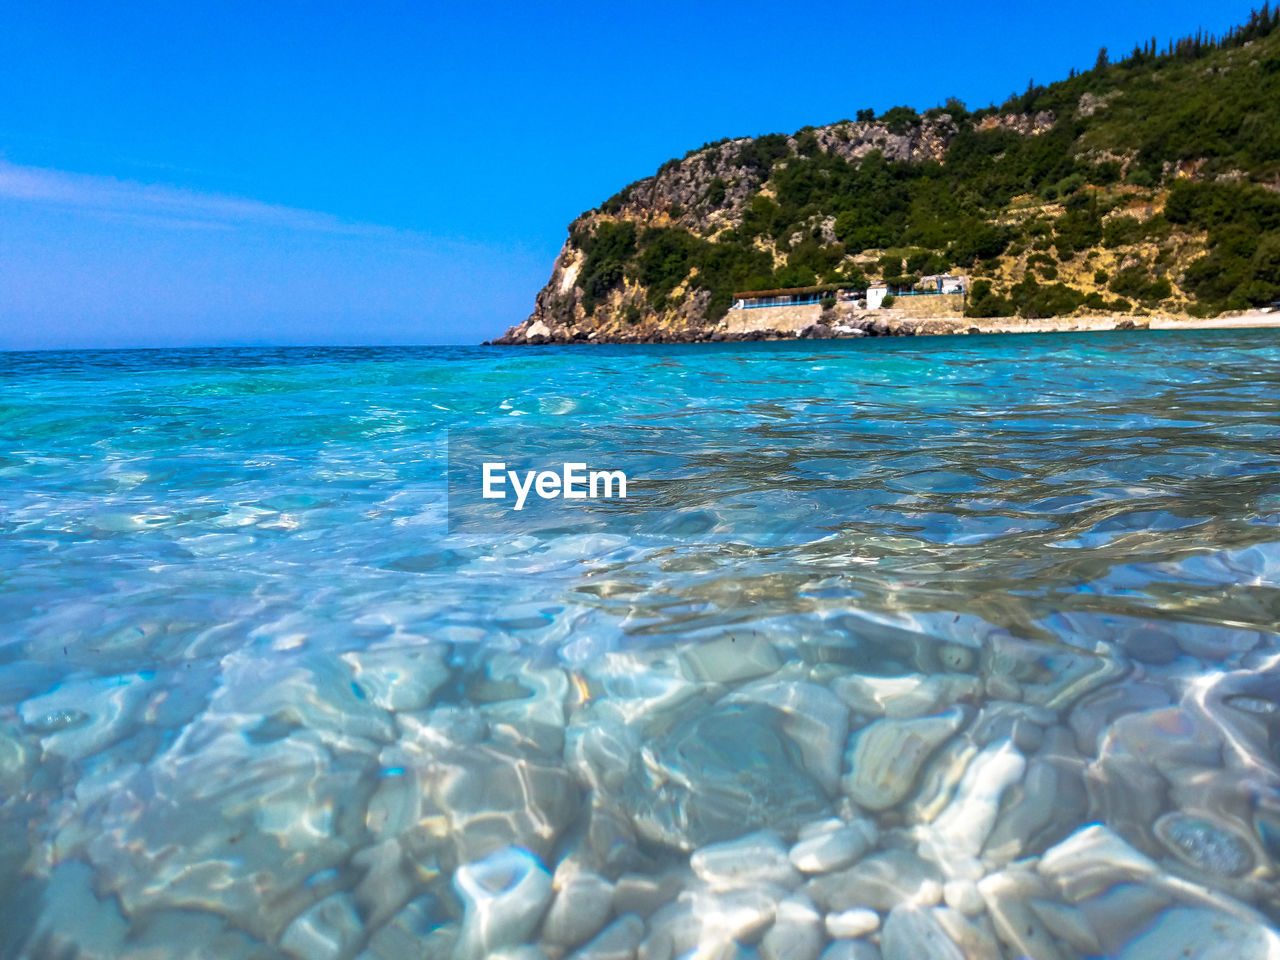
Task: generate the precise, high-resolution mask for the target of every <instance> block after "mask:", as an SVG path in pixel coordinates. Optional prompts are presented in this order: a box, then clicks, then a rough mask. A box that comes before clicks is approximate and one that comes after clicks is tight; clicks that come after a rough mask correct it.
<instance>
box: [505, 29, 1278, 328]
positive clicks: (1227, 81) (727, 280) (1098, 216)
mask: <svg viewBox="0 0 1280 960" xmlns="http://www.w3.org/2000/svg"><path fill="white" fill-rule="evenodd" d="M867 113H868V115H869V113H870V112H869V111H868V112H867ZM1277 129H1280V10H1278V11H1277V12H1276V14H1274V15H1269V16H1264V15H1255V17H1254V18H1253V19H1251V20H1250V22H1249V24H1248V25H1247V26H1246V27H1242V28H1240V29H1239V30H1237V31H1233V32H1232V33H1231V34H1229V35H1228V36H1227V37H1224V38H1222V39H1221V40H1216V39H1211V38H1204V37H1202V36H1197V37H1195V38H1188V39H1187V40H1185V41H1179V42H1178V43H1177V44H1176V45H1171V46H1170V48H1169V49H1168V50H1167V51H1165V52H1163V53H1160V52H1157V50H1156V48H1155V46H1154V44H1153V45H1152V46H1151V47H1149V48H1136V49H1135V50H1134V53H1133V54H1132V55H1131V56H1130V57H1129V58H1127V59H1126V60H1123V61H1121V62H1119V63H1115V64H1111V63H1108V62H1107V61H1106V59H1105V57H1104V58H1101V59H1100V60H1099V63H1098V65H1096V66H1095V67H1094V68H1093V69H1092V70H1089V71H1086V72H1084V73H1080V74H1075V73H1074V72H1073V74H1072V76H1071V77H1069V78H1068V79H1067V80H1063V81H1059V82H1057V83H1054V84H1051V85H1049V86H1048V87H1031V88H1029V89H1028V90H1027V92H1026V93H1024V94H1021V95H1017V96H1014V97H1012V98H1010V100H1009V101H1008V102H1007V103H1006V104H1004V105H1003V106H1002V107H1000V108H996V107H990V108H986V109H983V110H979V111H976V112H973V113H970V112H969V111H968V110H966V109H965V107H964V105H963V104H959V103H957V102H955V101H948V106H947V107H946V108H935V109H933V110H930V111H928V112H927V113H926V114H925V115H924V116H923V117H922V116H919V115H917V114H916V113H915V111H913V110H911V109H910V108H907V107H895V108H893V109H891V110H889V111H887V112H886V113H885V114H884V115H882V116H881V117H880V118H878V119H863V120H859V121H857V122H853V121H848V120H844V121H840V122H838V123H834V124H829V125H827V126H823V127H808V128H805V129H803V130H800V131H798V132H796V133H795V134H793V135H790V136H787V135H781V134H770V135H767V136H762V137H757V138H740V139H733V140H724V141H721V142H719V143H714V144H707V145H704V146H703V147H702V148H700V149H698V150H694V151H690V153H689V154H687V155H686V156H685V157H684V158H682V159H680V160H671V161H668V162H667V163H665V164H663V165H662V167H661V168H660V169H659V170H658V172H657V173H656V174H655V175H654V176H652V177H647V178H645V179H643V180H639V181H637V182H635V183H633V184H631V185H630V186H628V187H626V188H625V189H623V190H622V191H621V192H619V193H618V194H616V195H615V196H613V197H611V198H610V199H609V200H607V201H605V202H604V203H603V204H602V205H601V206H600V207H598V208H596V209H594V210H590V211H588V212H586V213H584V214H582V215H581V216H580V217H578V218H577V219H576V220H575V221H574V222H573V223H572V224H571V225H570V228H569V237H568V239H567V240H566V241H565V243H564V246H563V247H562V248H561V250H560V254H559V256H558V257H557V258H556V262H555V265H554V267H553V269H552V273H551V277H550V279H549V281H548V282H547V285H546V286H545V287H543V289H542V290H541V291H539V293H538V294H537V297H536V299H535V303H534V309H533V312H532V313H531V314H530V315H529V317H528V318H527V319H526V320H525V321H524V322H522V323H520V324H517V325H516V326H513V327H511V328H510V329H508V330H507V332H506V333H505V335H503V336H502V337H500V338H499V339H498V340H496V341H495V342H497V343H548V342H551V343H567V342H581V341H596V342H600V341H646V340H704V339H720V338H723V337H725V336H733V337H742V336H749V335H751V334H752V333H753V331H754V332H755V333H759V334H761V335H768V334H769V333H770V332H771V330H772V329H773V328H771V326H770V324H771V323H772V322H773V320H771V317H772V316H773V311H772V310H769V309H764V310H752V311H746V312H739V311H735V312H734V314H733V316H732V317H726V313H727V311H728V310H729V309H730V307H731V303H732V294H733V293H734V292H738V291H748V290H766V289H774V288H796V287H817V288H819V289H820V290H824V291H825V290H832V289H835V288H840V289H845V290H849V289H853V290H857V289H865V288H866V286H867V285H868V284H870V283H884V284H888V285H890V286H893V287H898V288H902V289H906V288H910V287H911V286H912V284H914V283H915V282H916V281H917V280H918V279H919V278H920V277H922V276H926V275H933V274H941V273H954V274H960V275H964V276H967V277H968V278H969V280H970V286H969V296H968V297H967V299H966V300H965V302H964V305H963V311H964V313H965V316H966V317H973V318H984V317H989V318H1009V317H1014V316H1017V317H1021V318H1023V319H1025V320H1029V321H1034V320H1039V319H1044V318H1049V317H1057V316H1073V317H1079V318H1080V319H1081V320H1082V321H1084V320H1090V319H1091V318H1093V319H1096V318H1098V317H1101V316H1127V317H1133V318H1140V317H1143V316H1147V315H1150V314H1152V313H1156V312H1159V313H1162V314H1172V315H1177V314H1185V313H1190V314H1195V315H1204V314H1211V313H1217V312H1220V311H1222V310H1224V309H1241V308H1247V307H1250V306H1258V305H1264V304H1267V303H1269V302H1271V301H1272V300H1280V137H1276V136H1274V134H1275V131H1276V130H1277ZM922 299H925V300H927V301H928V302H929V303H934V302H937V303H938V305H939V307H941V306H942V304H941V301H940V300H936V301H935V300H934V298H922ZM915 306H919V305H913V307H915ZM810 312H812V313H814V315H815V317H817V318H818V319H817V320H815V323H814V324H811V326H816V327H818V328H821V329H819V332H818V333H817V334H815V335H825V334H824V333H823V331H824V330H826V331H829V330H830V329H837V330H845V331H849V330H856V329H865V330H867V331H868V332H883V331H884V330H885V329H889V330H891V331H893V330H896V329H906V330H907V331H908V332H909V330H910V329H911V324H910V323H908V324H905V325H902V324H899V325H898V327H895V326H894V324H893V322H892V319H893V315H892V314H890V313H884V314H876V315H874V316H870V315H867V314H866V313H865V312H863V313H859V311H858V309H857V306H856V305H855V304H850V303H847V302H841V303H839V304H838V305H837V306H836V307H835V309H834V310H833V309H831V308H830V307H829V306H827V307H824V308H823V309H821V310H819V309H818V307H817V306H816V305H815V306H814V307H813V308H812V309H811V310H810ZM955 312H956V311H955V309H954V308H953V309H952V310H951V311H950V313H951V314H952V315H954V313H955ZM806 316H807V314H806ZM900 319H910V320H912V321H914V320H916V319H919V317H918V315H913V316H912V317H910V318H907V317H906V316H905V314H904V315H903V316H902V317H901V318H900ZM1133 322H1135V323H1137V322H1140V321H1138V320H1136V319H1135V320H1134V321H1133ZM779 330H780V328H779ZM787 332H789V333H791V334H792V335H794V333H795V331H790V330H789V331H787Z"/></svg>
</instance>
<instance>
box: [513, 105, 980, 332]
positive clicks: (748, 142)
mask: <svg viewBox="0 0 1280 960" xmlns="http://www.w3.org/2000/svg"><path fill="white" fill-rule="evenodd" d="M957 129H958V128H957V124H956V123H955V121H954V120H953V119H952V118H951V116H950V115H948V114H943V115H942V116H940V117H937V118H931V119H927V120H924V121H923V122H920V123H915V124H911V125H909V126H908V127H907V128H906V129H904V130H898V131H896V132H895V131H894V130H891V129H890V128H889V127H888V126H886V125H885V124H883V123H877V122H874V121H870V122H862V123H854V122H851V121H847V120H846V121H842V122H840V123H834V124H830V125H828V126H825V127H816V128H813V129H812V130H810V131H806V132H805V133H802V134H799V135H797V136H788V137H779V138H777V141H775V142H774V143H772V144H770V147H769V149H770V150H772V151H773V152H775V153H783V151H784V150H785V154H784V155H783V156H782V157H780V158H779V159H778V160H777V161H776V162H782V163H785V159H786V157H788V156H790V157H798V156H800V155H801V154H800V151H801V150H807V151H813V150H814V149H815V145H816V150H817V151H820V152H821V153H822V154H826V155H830V156H833V157H839V158H841V159H843V160H846V161H850V162H852V163H857V162H859V161H861V160H862V159H863V158H864V157H866V156H867V155H868V154H870V153H872V152H873V151H878V152H879V154H880V155H882V156H883V157H884V158H885V159H886V160H888V161H891V162H902V163H913V164H914V163H922V162H924V161H927V160H932V161H935V162H939V163H940V162H942V160H943V159H944V158H945V156H946V152H947V148H948V147H949V146H950V144H951V141H952V139H954V137H955V135H956V132H957ZM806 133H807V134H808V136H806ZM756 144H757V141H756V140H755V139H752V138H750V137H743V138H740V139H737V140H726V141H722V142H721V143H718V144H714V145H710V146H707V147H703V148H702V149H700V150H696V151H694V152H692V153H690V154H689V155H688V156H686V157H685V158H684V159H683V160H680V161H673V162H670V163H668V164H666V165H664V167H663V168H662V169H661V170H660V171H659V172H658V173H657V174H656V175H654V176H652V177H646V178H645V179H643V180H638V181H636V182H635V183H633V184H631V185H630V186H628V187H627V188H626V189H625V190H623V191H622V192H621V193H619V194H617V195H616V196H615V197H613V198H611V199H610V200H609V201H608V202H606V203H605V204H604V205H603V206H602V207H600V208H598V209H596V210H590V211H588V212H586V213H584V214H583V215H582V216H580V217H578V218H577V219H576V220H574V221H573V223H572V224H571V225H570V227H569V239H567V240H566V241H565V243H564V246H562V247H561V248H560V254H559V256H557V257H556V261H555V265H554V267H553V268H552V271H551V279H550V280H548V281H547V285H546V286H545V287H543V288H542V289H541V290H540V291H539V292H538V295H537V297H536V298H535V301H534V309H533V312H532V313H531V314H530V315H529V317H528V319H526V320H525V321H524V322H523V323H521V324H518V325H516V326H514V327H511V328H510V329H508V330H507V332H506V334H505V335H503V336H502V337H500V338H498V339H497V340H495V341H494V342H495V343H569V342H579V341H585V340H591V341H606V342H608V341H615V340H626V341H632V340H635V341H642V340H654V339H665V340H704V339H710V338H711V337H712V336H713V335H714V334H715V332H716V331H717V329H719V328H720V327H721V326H722V325H721V323H720V322H719V320H720V318H712V317H709V316H708V307H709V303H710V300H711V292H710V291H709V290H707V289H705V288H691V287H690V285H689V284H682V285H678V286H677V288H676V290H675V293H676V296H675V297H674V298H671V299H674V300H675V301H677V302H676V303H675V304H674V305H671V304H668V305H666V306H665V308H663V309H658V308H655V307H654V306H653V305H652V303H651V298H650V297H649V296H648V292H649V291H648V288H647V285H645V284H644V283H643V282H642V280H641V279H640V278H637V277H626V276H624V278H623V282H622V283H621V284H620V285H619V286H618V287H617V288H616V289H614V290H612V291H609V292H608V293H607V294H606V296H605V298H604V299H603V300H602V301H599V302H597V303H596V304H595V305H594V309H593V310H592V312H591V313H590V315H589V314H588V313H587V310H586V309H585V307H584V293H585V291H584V290H583V288H582V286H580V285H579V278H580V276H581V274H582V270H583V266H584V265H585V263H586V260H587V253H586V251H585V250H583V249H582V247H581V246H580V245H579V243H580V240H579V239H577V238H581V237H589V236H592V235H594V234H596V233H597V231H598V229H599V226H600V225H601V224H602V223H620V222H630V223H633V224H635V225H636V226H637V229H638V230H643V229H645V228H653V227H657V228H664V227H665V228H672V227H674V228H676V229H680V230H683V231H686V232H688V233H689V234H691V235H696V236H699V237H707V238H708V240H709V242H712V243H714V242H716V238H717V237H718V235H720V234H721V233H723V232H724V231H726V230H730V231H731V230H734V229H736V228H738V227H740V226H741V225H742V221H743V213H744V210H745V209H746V206H747V203H748V202H749V201H750V199H751V198H752V197H753V196H756V195H757V194H759V193H760V191H761V188H762V187H764V188H765V195H766V196H767V195H768V189H767V182H768V180H769V177H770V173H771V162H770V160H769V159H768V158H767V155H766V159H764V160H762V159H761V153H760V151H759V149H758V148H757V146H756ZM762 163H763V164H764V165H763V166H762ZM833 220H834V218H832V217H823V218H821V221H820V222H819V224H818V229H820V230H822V231H823V233H824V237H825V238H826V239H827V240H828V242H835V237H834V235H833V233H832V228H833ZM760 247H761V249H762V250H766V251H767V252H769V253H770V254H771V255H772V256H774V258H775V259H781V260H782V261H785V257H779V256H778V255H777V254H774V253H773V251H772V249H770V245H768V244H764V243H762V244H760Z"/></svg>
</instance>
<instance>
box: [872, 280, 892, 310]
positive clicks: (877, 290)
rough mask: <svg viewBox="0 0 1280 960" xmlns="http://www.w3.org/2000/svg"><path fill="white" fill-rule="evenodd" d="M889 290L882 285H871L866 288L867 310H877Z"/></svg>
mask: <svg viewBox="0 0 1280 960" xmlns="http://www.w3.org/2000/svg"><path fill="white" fill-rule="evenodd" d="M888 292H889V288H888V287H887V286H885V285H884V284H883V283H873V284H872V285H871V286H869V287H867V309H868V310H879V309H880V304H881V302H882V301H883V300H884V298H885V295H886V294H888Z"/></svg>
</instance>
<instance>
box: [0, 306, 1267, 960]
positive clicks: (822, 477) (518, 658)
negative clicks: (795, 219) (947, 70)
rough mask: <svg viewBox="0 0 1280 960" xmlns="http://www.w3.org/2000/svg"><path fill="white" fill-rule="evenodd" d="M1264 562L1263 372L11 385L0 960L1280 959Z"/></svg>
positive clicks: (1130, 356)
mask: <svg viewBox="0 0 1280 960" xmlns="http://www.w3.org/2000/svg"><path fill="white" fill-rule="evenodd" d="M568 433H572V434H573V435H574V437H575V443H577V444H578V445H579V447H580V446H581V444H582V442H583V440H582V438H583V437H584V436H585V437H587V438H592V437H594V438H596V441H597V442H598V444H599V447H598V450H599V452H600V455H601V457H602V459H609V458H610V457H613V458H621V459H623V460H626V462H627V463H628V464H629V465H630V467H631V469H632V470H638V471H639V472H638V473H637V474H636V475H635V477H636V478H637V479H635V482H636V483H637V485H638V491H639V495H638V496H637V497H635V498H634V500H633V501H632V502H631V503H629V504H614V505H612V506H611V507H609V510H606V511H605V512H604V514H595V515H592V514H590V513H589V512H588V513H583V514H570V515H566V514H564V513H563V512H560V513H555V512H552V513H531V514H530V515H529V516H522V517H520V518H518V522H517V518H514V517H512V518H510V520H511V522H510V524H508V523H507V521H506V520H504V519H503V518H502V517H498V518H497V519H494V518H492V517H491V518H490V519H489V520H488V521H486V522H485V523H482V524H473V525H470V526H469V525H468V524H466V523H457V522H455V523H453V524H451V523H450V520H451V519H455V520H456V516H455V515H454V514H456V511H457V508H458V507H459V497H460V492H459V490H458V489H456V488H455V489H453V490H452V491H451V490H450V487H449V484H448V480H449V469H448V468H449V466H450V464H449V462H448V451H449V449H450V447H449V441H450V439H451V438H452V440H453V441H454V442H455V443H456V442H457V440H458V438H460V437H461V438H475V437H484V438H485V442H487V443H490V444H492V445H494V446H495V447H502V446H503V445H504V444H505V445H506V449H507V450H508V451H519V452H521V453H522V454H526V455H530V456H533V457H535V458H537V457H539V456H542V457H545V458H549V459H551V460H554V459H555V458H554V456H553V455H554V454H556V453H557V452H558V451H559V450H560V449H561V448H562V446H563V443H561V441H560V440H559V438H560V437H561V436H562V435H565V434H568ZM636 437H640V438H643V439H642V440H635V439H634V438H636ZM622 438H625V439H622ZM557 462H558V461H557ZM646 477H648V478H650V479H652V478H658V477H660V478H661V482H656V481H655V482H653V483H651V484H649V485H648V486H646V483H645V481H646ZM451 493H452V499H453V502H452V503H451V502H450V494H451ZM451 506H452V507H453V508H454V511H453V513H451V510H450V507H451ZM610 511H611V512H610ZM588 516H591V517H593V520H592V522H579V520H580V519H581V518H582V517H588ZM1277 521H1280V335H1278V334H1277V333H1275V332H1270V331H1232V332H1215V331H1195V332H1185V333H1172V332H1171V333H1110V334H1072V335H1038V336H1031V335H1025V336H1010V337H976V336H975V337H958V338H929V339H905V340H903V339H894V340H875V341H848V342H836V343H818V344H815V343H812V342H804V343H780V344H767V343H765V344H739V345H691V346H661V347H630V348H621V347H618V348H613V347H596V348H537V349H528V350H516V349H480V348H461V347H459V348H404V349H354V348H353V349H310V350H269V349H245V350H210V351H119V352H112V351H104V352H88V353H83V352H78V353H39V354H2V355H0V625H2V626H0V956H4V957H10V956H13V957H33V958H43V957H66V956H75V957H174V956H183V957H188V956H189V957H218V958H222V957H275V956H292V957H303V958H328V957H333V958H350V957H362V958H370V960H372V958H394V957H424V956H425V957H452V958H472V957H475V958H479V957H483V956H487V955H495V956H496V955H507V956H518V957H526V958H537V957H547V958H551V960H555V958H560V957H566V956H581V957H594V958H603V957H632V956H639V957H644V958H668V957H677V956H698V957H764V958H783V957H786V958H799V960H804V958H809V960H813V958H816V957H818V956H820V955H821V956H823V957H826V958H827V960H839V958H855V957H856V958H868V957H876V956H883V957H885V958H886V960H897V958H918V957H923V956H929V957H962V956H965V957H1011V958H1012V957H1019V956H1024V955H1025V956H1032V957H1037V958H1039V957H1075V956H1124V957H1127V958H1138V957H1148V956H1149V957H1160V956H1168V955H1172V952H1173V948H1174V947H1175V946H1176V947H1177V948H1179V949H1181V948H1183V947H1185V946H1187V945H1188V944H1189V945H1190V946H1191V947H1193V948H1194V947H1196V945H1197V944H1199V945H1200V946H1201V947H1203V949H1204V950H1210V949H1211V948H1212V949H1222V948H1223V947H1222V945H1223V944H1226V945H1227V947H1228V948H1229V950H1230V955H1231V956H1233V957H1234V958H1237V960H1238V958H1242V957H1251V956H1280V937H1277V935H1276V933H1275V932H1274V931H1273V930H1272V927H1273V925H1274V924H1276V923H1277V921H1280V893H1277V890H1278V889H1280V888H1277V886H1276V883H1275V873H1274V871H1275V858H1276V857H1277V856H1280V767H1278V764H1280V748H1278V747H1277V740H1276V738H1277V737H1280V661H1278V660H1277V654H1278V653H1280V591H1278V589H1277V588H1278V587H1280V534H1278V533H1277ZM1268 951H1272V952H1270V953H1269V952H1268ZM1191 955H1195V956H1199V955H1204V956H1210V955H1215V956H1216V954H1211V953H1202V954H1199V953H1193V954H1191Z"/></svg>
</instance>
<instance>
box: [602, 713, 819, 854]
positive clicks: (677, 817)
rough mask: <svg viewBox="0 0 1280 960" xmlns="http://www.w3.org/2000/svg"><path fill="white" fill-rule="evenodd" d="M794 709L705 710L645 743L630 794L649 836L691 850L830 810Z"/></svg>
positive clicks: (626, 793) (630, 806)
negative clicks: (790, 721) (788, 712)
mask: <svg viewBox="0 0 1280 960" xmlns="http://www.w3.org/2000/svg"><path fill="white" fill-rule="evenodd" d="M785 720H786V716H785V715H784V714H783V713H781V711H779V710H776V709H774V708H773V707H767V706H764V705H761V704H740V703H727V704H720V705H717V706H715V707H712V708H711V709H709V710H706V711H699V712H698V713H695V714H694V715H693V716H690V717H687V718H685V719H684V720H682V721H680V722H678V723H676V724H675V725H674V726H673V727H672V728H671V730H670V731H669V732H668V733H667V734H666V735H664V736H663V737H661V738H659V739H658V740H656V741H654V742H653V743H651V744H649V745H647V746H645V747H644V748H643V749H642V750H641V751H639V752H638V753H637V754H636V756H635V758H634V759H633V761H632V763H631V768H630V772H629V774H628V777H627V780H626V783H625V786H624V789H623V792H622V799H623V801H624V804H625V807H626V809H627V810H628V812H629V813H630V814H631V816H632V817H633V819H634V821H635V825H636V829H637V830H638V831H639V832H640V834H641V835H642V836H644V837H645V838H647V839H649V840H651V841H653V842H656V843H660V844H663V845H666V846H671V847H675V848H677V849H682V850H689V849H691V848H694V847H699V846H705V845H706V844H709V843H716V842H718V841H721V840H728V839H730V838H733V837H737V836H741V835H742V834H744V833H749V832H751V831H752V830H758V829H760V828H762V827H772V828H774V829H776V830H789V829H792V830H793V829H795V828H796V827H797V826H798V825H799V824H801V823H803V822H804V821H806V820H811V819H814V818H815V817H817V816H818V815H820V814H822V813H823V812H825V811H826V809H827V806H828V801H827V797H826V794H825V792H824V791H823V789H822V787H821V785H820V784H819V782H818V781H817V780H816V779H815V778H814V777H813V775H812V774H810V773H809V772H808V771H807V770H806V769H805V767H804V762H803V758H802V754H801V751H800V748H799V746H798V745H797V744H796V743H795V742H794V741H793V740H791V739H790V738H789V737H788V736H787V735H786V734H785V733H783V732H782V727H783V723H784V722H785Z"/></svg>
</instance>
